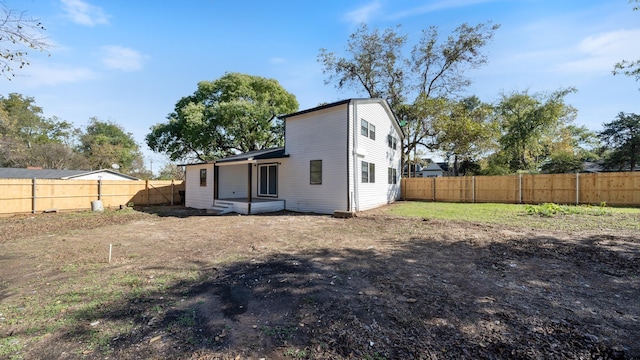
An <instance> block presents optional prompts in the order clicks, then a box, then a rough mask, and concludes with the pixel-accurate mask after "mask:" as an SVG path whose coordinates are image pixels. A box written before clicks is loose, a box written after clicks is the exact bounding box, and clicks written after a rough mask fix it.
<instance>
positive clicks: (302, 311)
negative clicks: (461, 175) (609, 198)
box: [29, 236, 640, 359]
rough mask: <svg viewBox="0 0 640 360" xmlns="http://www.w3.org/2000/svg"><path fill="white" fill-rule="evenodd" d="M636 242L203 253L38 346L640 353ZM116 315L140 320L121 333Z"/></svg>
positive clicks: (249, 351)
mask: <svg viewBox="0 0 640 360" xmlns="http://www.w3.org/2000/svg"><path fill="white" fill-rule="evenodd" d="M637 243H638V240H637V239H629V238H621V237H601V236H597V237H596V236H593V237H587V238H584V239H581V240H580V241H578V242H573V243H568V242H566V241H562V240H559V239H556V238H552V237H536V238H530V239H526V238H519V239H515V240H513V241H507V242H502V243H488V244H478V243H476V242H475V240H474V239H473V238H471V239H463V240H460V241H455V242H443V241H436V240H430V239H424V238H419V239H418V238H416V239H412V240H411V241H406V242H403V243H394V244H392V250H391V251H385V252H384V253H383V252H379V251H377V250H376V249H374V248H371V249H366V250H356V249H346V250H340V251H338V250H328V249H327V250H321V251H315V252H309V253H303V254H297V255H291V254H287V255H285V254H271V255H268V256H265V257H261V258H254V259H251V260H248V261H240V262H235V263H231V264H229V265H228V266H224V267H212V266H211V265H210V264H206V263H198V264H193V265H194V266H195V267H197V268H198V269H199V273H200V275H199V277H198V278H197V279H194V280H192V281H183V282H179V283H175V284H168V285H167V286H166V288H165V289H164V290H163V291H160V292H151V293H149V292H142V293H139V294H135V295H133V296H130V297H129V298H125V299H122V301H118V302H115V303H106V304H97V305H96V306H94V307H92V308H88V309H85V310H84V311H79V312H76V313H74V314H73V315H72V316H74V317H75V318H76V319H77V320H79V322H80V323H82V324H86V325H85V326H83V327H79V328H74V329H67V330H66V331H64V332H62V333H60V332H58V333H56V334H54V335H53V336H52V337H51V338H49V339H48V340H47V341H44V342H41V343H40V345H38V346H39V348H37V349H32V350H31V351H30V352H29V354H30V355H32V356H33V357H38V356H39V355H46V354H57V353H59V352H60V351H59V350H58V349H61V348H65V344H67V345H69V346H71V345H70V344H78V343H79V342H83V341H87V339H88V338H91V337H94V338H95V335H96V333H100V332H103V333H104V341H103V342H102V343H101V344H97V345H96V348H95V351H94V352H89V353H85V354H84V355H83V357H85V358H93V357H95V358H104V357H105V356H108V357H109V358H122V359H133V358H181V359H184V358H187V359H189V358H192V359H206V358H234V357H236V356H238V355H239V356H241V357H242V358H246V357H252V358H258V357H266V358H269V359H274V358H275V359H278V358H300V359H302V358H313V359H325V358H326V359H341V358H344V359H347V358H358V359H411V358H415V359H436V358H438V359H441V358H451V359H460V358H493V359H496V358H498V359H513V358H562V359H564V358H567V359H578V358H580V359H592V358H593V359H595V358H602V359H617V358H620V359H623V358H639V357H640V345H639V344H638V342H637V339H640V323H639V321H640V307H638V306H637V304H638V299H639V298H640V280H639V278H638V276H639V275H640V265H639V261H638V251H637V249H638V248H637V247H636V246H633V245H634V244H636V245H637ZM629 244H631V245H629ZM148 270H157V269H148ZM163 270H170V269H163ZM95 321H99V324H97V325H92V323H93V324H95ZM109 324H129V326H128V327H127V330H126V331H121V332H118V333H112V332H111V333H110V332H109V331H107V329H108V328H103V326H106V327H108V326H109ZM56 356H57V355H56Z"/></svg>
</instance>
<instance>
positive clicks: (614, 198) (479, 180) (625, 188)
mask: <svg viewBox="0 0 640 360" xmlns="http://www.w3.org/2000/svg"><path fill="white" fill-rule="evenodd" d="M401 188H402V198H403V199H405V200H427V201H440V202H495V203H514V204H540V203H557V204H599V203H602V202H606V203H607V204H609V205H628V206H640V172H623V173H597V174H552V175H551V174H538V175H510V176H466V177H437V178H403V179H402V185H401Z"/></svg>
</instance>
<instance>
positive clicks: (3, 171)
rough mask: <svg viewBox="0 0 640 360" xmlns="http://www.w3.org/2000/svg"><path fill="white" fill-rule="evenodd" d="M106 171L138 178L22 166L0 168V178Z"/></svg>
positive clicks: (65, 176)
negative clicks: (23, 167) (25, 167)
mask: <svg viewBox="0 0 640 360" xmlns="http://www.w3.org/2000/svg"><path fill="white" fill-rule="evenodd" d="M101 173H108V174H112V175H115V176H118V177H121V178H123V179H126V180H140V179H138V178H137V177H133V176H129V175H125V174H121V173H119V172H116V171H113V170H108V169H102V170H93V171H88V170H56V169H22V168H0V179H33V178H37V179H64V180H68V179H75V178H78V177H83V176H87V175H93V174H101Z"/></svg>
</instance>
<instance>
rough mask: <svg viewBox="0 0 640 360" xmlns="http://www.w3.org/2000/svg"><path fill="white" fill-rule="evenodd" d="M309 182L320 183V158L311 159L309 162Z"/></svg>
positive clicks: (312, 183)
mask: <svg viewBox="0 0 640 360" xmlns="http://www.w3.org/2000/svg"><path fill="white" fill-rule="evenodd" d="M309 183H310V184H311V185H319V184H322V160H311V162H310V163H309Z"/></svg>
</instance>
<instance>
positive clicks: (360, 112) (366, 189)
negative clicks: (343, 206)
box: [350, 100, 402, 211]
mask: <svg viewBox="0 0 640 360" xmlns="http://www.w3.org/2000/svg"><path fill="white" fill-rule="evenodd" d="M355 104H356V106H357V109H354V111H353V116H354V117H355V116H357V122H355V126H356V128H355V129H352V130H354V131H355V134H356V136H357V140H356V141H357V149H356V150H355V152H356V159H357V162H356V171H355V172H353V169H351V174H352V175H351V177H352V178H353V177H354V176H355V181H356V182H357V184H355V187H357V194H358V198H357V205H358V206H357V209H356V210H357V211H363V210H368V209H372V208H375V207H378V206H381V205H385V204H389V203H392V202H394V201H395V200H397V199H399V198H400V176H401V174H402V171H401V159H402V137H401V135H400V134H399V133H398V131H397V130H396V127H395V126H394V124H393V121H395V120H393V119H392V118H390V117H389V115H388V113H387V112H386V111H385V108H384V107H383V105H382V104H380V103H379V102H371V101H367V100H356V101H355ZM361 119H364V120H366V121H367V122H369V123H370V124H373V125H374V126H375V130H376V131H375V132H376V136H375V140H372V139H370V138H369V137H365V136H364V135H361V134H360V125H361ZM350 126H351V127H352V128H353V126H354V121H351V125H350ZM389 134H391V135H392V136H394V137H395V138H396V140H397V146H396V150H393V149H392V148H390V147H389V146H388V145H387V135H389ZM351 141H353V138H352V139H351ZM362 161H366V162H368V163H373V164H375V183H363V182H362V176H361V169H362V168H361V166H362ZM351 166H353V165H351ZM390 167H392V168H395V169H396V173H397V177H396V178H397V181H396V184H389V183H388V168H390ZM352 181H353V180H352ZM352 188H353V185H352Z"/></svg>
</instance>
